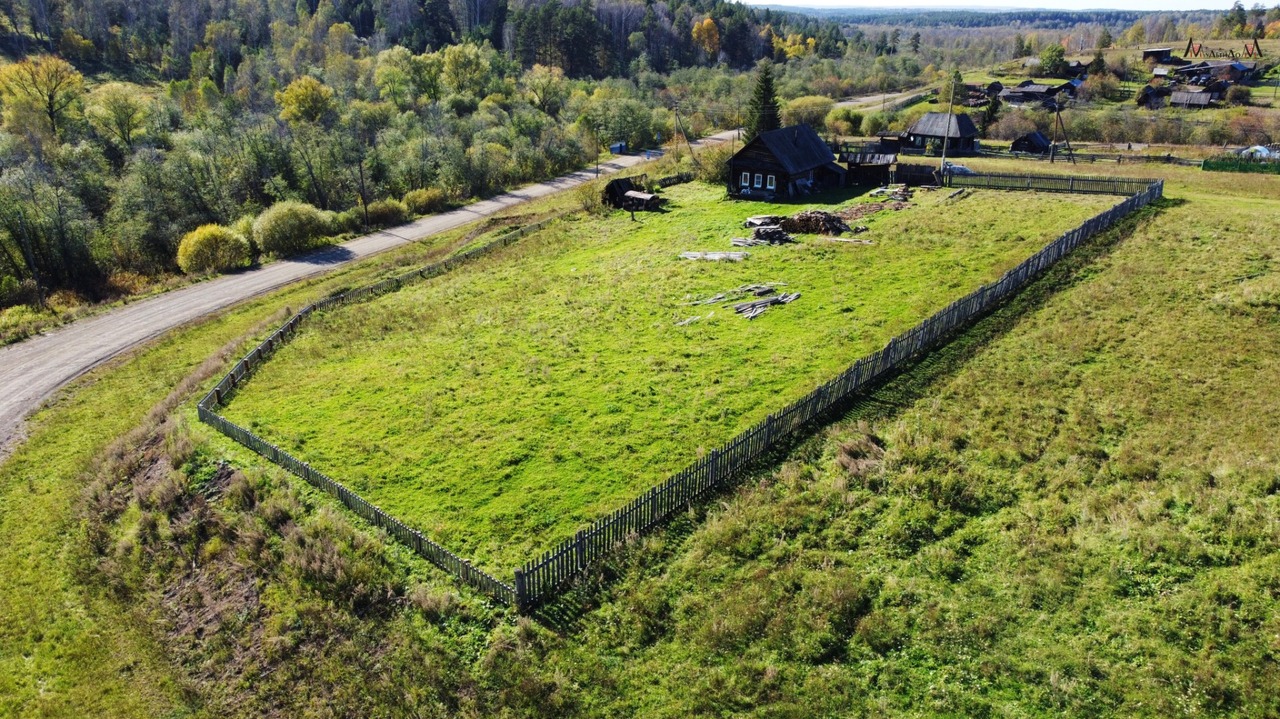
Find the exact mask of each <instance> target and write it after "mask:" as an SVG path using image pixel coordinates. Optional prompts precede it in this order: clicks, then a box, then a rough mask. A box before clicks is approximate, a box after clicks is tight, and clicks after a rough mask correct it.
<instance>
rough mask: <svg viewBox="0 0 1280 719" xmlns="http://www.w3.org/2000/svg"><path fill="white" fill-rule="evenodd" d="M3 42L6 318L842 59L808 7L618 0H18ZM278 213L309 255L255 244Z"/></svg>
mask: <svg viewBox="0 0 1280 719" xmlns="http://www.w3.org/2000/svg"><path fill="white" fill-rule="evenodd" d="M0 38H2V39H3V40H2V42H3V47H4V48H5V49H6V51H7V53H8V54H9V56H10V57H11V58H12V60H13V61H12V62H9V63H8V64H7V65H5V66H4V67H3V68H0V107H2V108H3V113H4V125H3V131H0V167H2V168H3V175H2V176H0V177H2V179H0V308H2V307H5V306H11V305H15V304H20V303H26V304H33V305H45V304H46V303H47V301H48V299H49V295H50V294H51V293H53V294H56V293H57V292H58V291H60V290H61V291H72V292H74V297H77V298H87V299H91V300H96V299H101V298H104V297H109V296H114V295H119V294H126V293H129V292H131V291H136V290H137V289H138V288H139V286H143V285H146V284H147V282H149V281H150V280H151V279H152V278H155V277H161V276H165V275H167V274H171V273H173V272H174V271H175V270H176V269H177V268H178V267H177V266H178V265H182V264H183V263H182V262H181V261H180V260H181V258H180V256H179V255H180V253H179V249H180V248H179V245H180V242H181V240H182V238H183V237H184V236H187V235H188V234H189V233H192V232H193V231H195V230H196V229H198V228H201V227H204V226H206V225H217V226H220V227H222V228H224V229H229V230H231V231H232V232H220V233H213V234H210V233H209V232H205V233H203V234H202V235H201V238H203V240H204V241H208V242H214V241H222V240H225V239H226V238H230V237H233V236H238V237H239V238H240V239H237V240H235V242H237V243H239V244H241V245H243V249H242V250H237V249H236V248H221V249H220V250H218V251H217V252H213V254H212V255H209V253H203V254H202V253H195V255H193V256H195V257H205V256H209V257H217V258H221V259H219V260H218V261H217V262H215V265H216V266H210V265H209V264H208V263H207V262H203V263H202V262H197V263H195V265H194V266H195V267H196V269H229V268H232V267H234V266H241V265H243V264H244V263H245V262H248V261H250V260H251V258H252V257H253V256H256V255H257V254H258V253H268V254H283V253H284V252H285V251H288V250H297V249H304V248H305V247H306V246H307V244H308V242H312V241H321V239H322V238H324V237H331V236H334V235H341V234H342V233H344V232H351V231H356V230H358V229H360V228H361V227H367V226H370V225H377V224H387V223H391V222H396V221H400V220H402V219H404V218H405V217H406V216H407V215H408V214H409V213H421V212H430V211H434V210H437V209H439V208H440V207H442V206H444V205H446V204H448V203H452V202H459V201H464V200H465V199H466V198H469V197H473V196H481V195H487V194H492V193H494V192H496V191H499V190H500V189H502V188H505V187H509V186H512V185H515V184H518V183H521V182H526V181H530V180H535V179H541V178H545V177H549V176H553V175H556V174H559V173H563V172H564V171H566V170H569V169H573V168H576V167H581V166H582V165H583V164H585V163H587V162H589V161H590V160H591V159H592V158H593V157H595V156H596V154H597V153H598V152H599V148H601V147H603V146H606V145H608V144H611V143H614V142H626V143H627V144H628V145H629V146H630V147H637V148H639V147H650V146H653V145H655V144H656V143H657V142H658V138H659V137H665V138H671V137H672V136H673V135H675V133H676V131H677V129H679V130H682V131H684V132H686V133H698V132H701V131H702V130H703V129H704V128H705V127H707V126H708V125H710V124H722V125H728V124H730V123H731V120H732V119H733V118H732V115H733V113H731V112H730V110H729V108H730V107H731V106H732V104H733V103H732V102H731V97H732V96H734V95H735V93H737V94H738V95H740V96H744V95H743V93H742V91H741V87H740V86H741V84H742V83H736V84H735V81H734V75H735V74H736V73H735V72H734V69H735V68H749V67H751V66H752V65H754V63H756V62H757V61H759V60H761V59H765V58H773V59H776V60H778V61H779V62H787V61H790V60H801V59H809V60H818V59H820V58H822V57H841V56H842V55H843V53H844V49H845V48H844V42H843V40H842V39H841V37H840V34H839V31H838V28H837V27H836V26H835V25H834V24H832V23H821V22H818V21H815V20H812V19H809V18H805V17H802V16H799V15H794V14H780V13H774V12H771V11H767V10H761V11H755V10H751V9H748V8H747V7H745V6H743V5H739V4H731V3H725V2H709V3H699V4H693V3H681V2H672V3H669V4H663V3H647V4H646V3H641V2H618V1H616V0H603V1H602V2H600V3H599V4H598V5H595V6H592V5H591V4H590V3H578V4H562V3H561V2H560V1H559V0H550V1H549V2H546V3H541V4H520V5H516V4H512V5H510V6H509V5H508V4H507V2H505V0H496V1H495V0H475V1H474V2H459V3H455V4H452V5H451V4H448V3H445V2H443V1H441V0H427V2H419V1H418V0H377V1H376V2H369V1H367V0H366V1H364V2H349V1H345V0H344V1H339V2H329V1H327V0H324V1H320V2H316V3H310V2H307V1H306V0H301V1H300V2H298V3H297V4H296V5H294V4H291V3H284V2H276V1H275V0H239V1H238V2H195V3H189V2H182V3H178V2H148V1H146V0H143V1H142V2H133V1H130V2H111V1H108V2H97V1H90V0H66V1H64V2H56V1H52V2H51V1H48V0H4V1H3V2H0ZM712 67H715V68H717V69H715V70H714V71H712V70H709V68H712ZM704 71H705V72H704ZM621 76H627V77H629V78H631V79H627V80H619V79H612V80H611V79H606V78H608V77H615V78H616V77H621ZM124 80H130V82H126V81H124ZM689 97H697V98H699V102H698V103H697V108H696V112H693V113H691V115H692V116H691V117H689V118H688V119H687V120H686V121H685V122H682V123H677V122H676V120H675V112H677V111H678V110H679V109H680V103H681V102H683V101H685V100H687V99H688V98H689ZM717 103H718V104H717ZM400 198H403V199H404V200H407V201H408V206H406V205H405V204H403V203H402V202H401V200H400ZM281 203H293V204H291V205H289V208H290V209H291V211H290V212H287V213H286V212H283V211H281V212H278V213H274V214H271V215H264V214H263V213H264V211H265V210H267V209H268V208H271V207H273V206H274V205H277V204H281ZM299 213H302V214H299ZM277 215H279V217H281V218H285V219H279V220H277V219H276V218H277ZM264 218H265V219H264ZM273 221H280V222H285V221H289V222H292V223H293V225H291V226H290V229H291V233H290V234H293V235H301V236H303V241H300V242H295V243H293V245H292V246H290V247H280V246H269V245H268V244H267V243H264V242H261V241H259V240H261V239H262V238H258V237H255V235H256V234H257V233H256V232H255V228H257V229H266V230H270V229H271V228H269V227H266V228H264V227H258V226H259V225H261V224H262V223H264V222H265V223H267V224H270V222H273ZM298 223H301V224H298ZM280 234H281V232H278V231H277V232H271V231H267V232H265V235H264V236H265V237H272V236H278V235H280ZM227 241H230V240H227ZM184 268H185V266H184ZM68 296H69V295H67V294H66V293H65V292H64V295H63V299H64V300H65V299H66V298H67V297H68ZM55 299H56V298H55Z"/></svg>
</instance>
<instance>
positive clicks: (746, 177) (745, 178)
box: [742, 172, 751, 187]
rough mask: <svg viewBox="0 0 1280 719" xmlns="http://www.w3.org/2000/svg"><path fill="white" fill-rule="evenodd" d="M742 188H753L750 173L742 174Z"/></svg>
mask: <svg viewBox="0 0 1280 719" xmlns="http://www.w3.org/2000/svg"><path fill="white" fill-rule="evenodd" d="M742 186H743V187H751V173H750V172H743V173H742Z"/></svg>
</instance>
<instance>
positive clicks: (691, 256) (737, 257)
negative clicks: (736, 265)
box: [680, 252, 748, 262]
mask: <svg viewBox="0 0 1280 719" xmlns="http://www.w3.org/2000/svg"><path fill="white" fill-rule="evenodd" d="M680 256H681V257H682V258H684V259H686V260H710V261H712V262H741V261H743V260H745V259H747V257H748V255H747V253H746V252H681V253H680Z"/></svg>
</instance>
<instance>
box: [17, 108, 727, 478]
mask: <svg viewBox="0 0 1280 719" xmlns="http://www.w3.org/2000/svg"><path fill="white" fill-rule="evenodd" d="M733 136H734V133H733V131H729V132H722V133H720V134H718V135H713V136H711V137H708V138H705V139H703V140H702V141H701V142H695V143H693V144H694V145H695V146H697V145H699V144H714V143H717V142H726V141H728V140H729V139H730V138H731V137H733ZM643 161H644V157H643V156H623V157H618V158H615V159H613V160H611V161H609V162H607V163H603V164H601V165H600V174H602V175H603V174H607V173H612V172H618V171H620V170H623V169H626V168H628V167H631V166H633V165H636V164H639V163H640V162H643ZM594 177H595V169H594V168H592V169H589V170H583V171H580V172H575V173H572V174H569V175H565V176H563V177H559V178H556V179H554V180H548V181H547V182H542V183H538V184H536V185H529V186H527V187H523V188H520V189H519V190H515V191H513V192H509V193H507V194H504V195H499V196H497V197H494V198H492V199H488V200H484V201H482V202H477V203H474V204H471V205H468V206H467V207H463V208H460V209H457V210H454V211H452V212H447V213H444V214H441V215H434V216H431V217H424V218H422V219H420V220H418V221H417V222H414V223H412V224H408V225H402V226H400V227H395V228H391V229H388V230H383V231H380V232H375V233H373V234H371V235H365V236H364V237H358V238H356V239H354V240H351V241H350V242H346V243H343V244H341V245H337V246H334V247H330V248H326V249H324V250H320V251H317V252H314V253H311V254H308V255H304V256H302V257H299V258H296V259H292V260H287V261H282V262H273V263H271V264H269V265H266V266H263V267H260V268H257V269H253V270H249V271H246V272H241V273H238V274H234V275H226V276H223V277H219V278H217V279H214V280H210V281H207V282H200V283H197V284H194V285H190V286H188V287H184V288H182V289H179V290H174V291H172V292H166V293H164V294H161V295H157V296H155V297H151V298H148V299H145V300H140V301H138V302H134V303H131V304H128V305H124V306H122V307H119V308H118V309H113V310H110V311H108V312H104V313H102V314H100V315H96V316H94V317H89V318H86V319H83V320H79V321H76V322H73V323H71V324H69V325H65V326H63V327H60V328H58V329H56V330H53V331H50V332H48V333H46V334H42V335H37V336H35V337H31V338H29V339H26V340H24V341H22V342H18V343H16V344H12V345H9V346H7V347H0V458H3V457H4V456H5V454H6V453H7V451H10V450H11V449H12V446H13V445H14V444H15V443H16V441H17V440H18V439H20V438H21V436H22V423H23V419H24V418H25V417H26V416H27V415H28V414H30V413H31V412H32V411H33V410H35V409H36V408H37V407H39V406H40V404H41V403H42V402H44V401H45V400H46V399H48V398H49V397H50V396H51V395H53V393H54V392H56V391H57V390H58V389H60V388H61V387H63V386H64V385H66V384H67V383H68V382H70V381H71V380H73V379H75V378H76V377H79V376H80V375H82V374H84V373H85V372H88V371H89V370H91V369H93V368H94V367H96V366H98V365H100V364H102V363H103V362H106V361H107V360H110V359H111V358H112V357H115V356H116V355H119V354H120V353H122V352H124V351H126V350H129V349H130V348H133V347H136V346H138V345H139V344H142V343H144V342H146V341H148V340H151V339H154V338H156V337H159V336H160V335H162V334H164V333H165V332H168V331H169V330H171V329H173V328H175V327H178V326H181V325H183V324H186V323H188V322H191V321H192V320H196V319H199V318H201V317H204V316H205V315H208V314H211V313H213V312H217V311H219V310H222V309H225V308H227V307H229V306H231V305H234V304H236V303H238V302H243V301H244V300H247V299H250V298H252V297H256V296H258V295H261V294H263V293H265V292H269V291H271V290H274V289H278V288H280V287H283V286H284V285H287V284H289V283H291V282H296V281H297V280H300V279H304V278H307V277H312V276H315V275H319V274H322V273H324V272H328V271H330V270H332V269H334V268H337V267H341V266H343V265H346V264H348V263H350V262H354V261H356V260H359V259H362V258H365V257H368V256H370V255H374V254H377V253H379V252H383V251H386V250H389V249H391V248H393V247H399V246H401V245H405V244H408V243H410V242H416V241H418V240H421V239H423V238H426V237H430V236H431V235H434V234H437V233H439V232H444V231H446V230H451V229H453V228H455V227H459V226H461V225H465V224H466V223H468V222H471V221H473V220H477V219H480V218H483V217H487V216H489V215H493V214H495V213H497V212H499V211H500V210H503V209H506V208H508V207H512V206H514V205H518V204H520V203H522V202H527V201H529V200H533V199H536V198H539V197H544V196H546V195H550V194H553V193H556V192H560V191H562V190H566V189H568V188H570V187H574V186H576V185H579V184H581V183H583V182H587V181H589V180H591V179H593V178H594Z"/></svg>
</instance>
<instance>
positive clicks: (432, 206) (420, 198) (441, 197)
mask: <svg viewBox="0 0 1280 719" xmlns="http://www.w3.org/2000/svg"><path fill="white" fill-rule="evenodd" d="M404 204H405V206H406V207H408V208H409V211H410V212H412V213H413V214H415V215H430V214H434V213H436V212H440V211H441V210H443V209H445V208H446V207H448V206H449V196H448V195H446V194H445V192H444V190H441V189H440V188H438V187H429V188H427V189H423V190H413V191H412V192H409V193H407V194H406V195H405V196H404Z"/></svg>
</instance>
